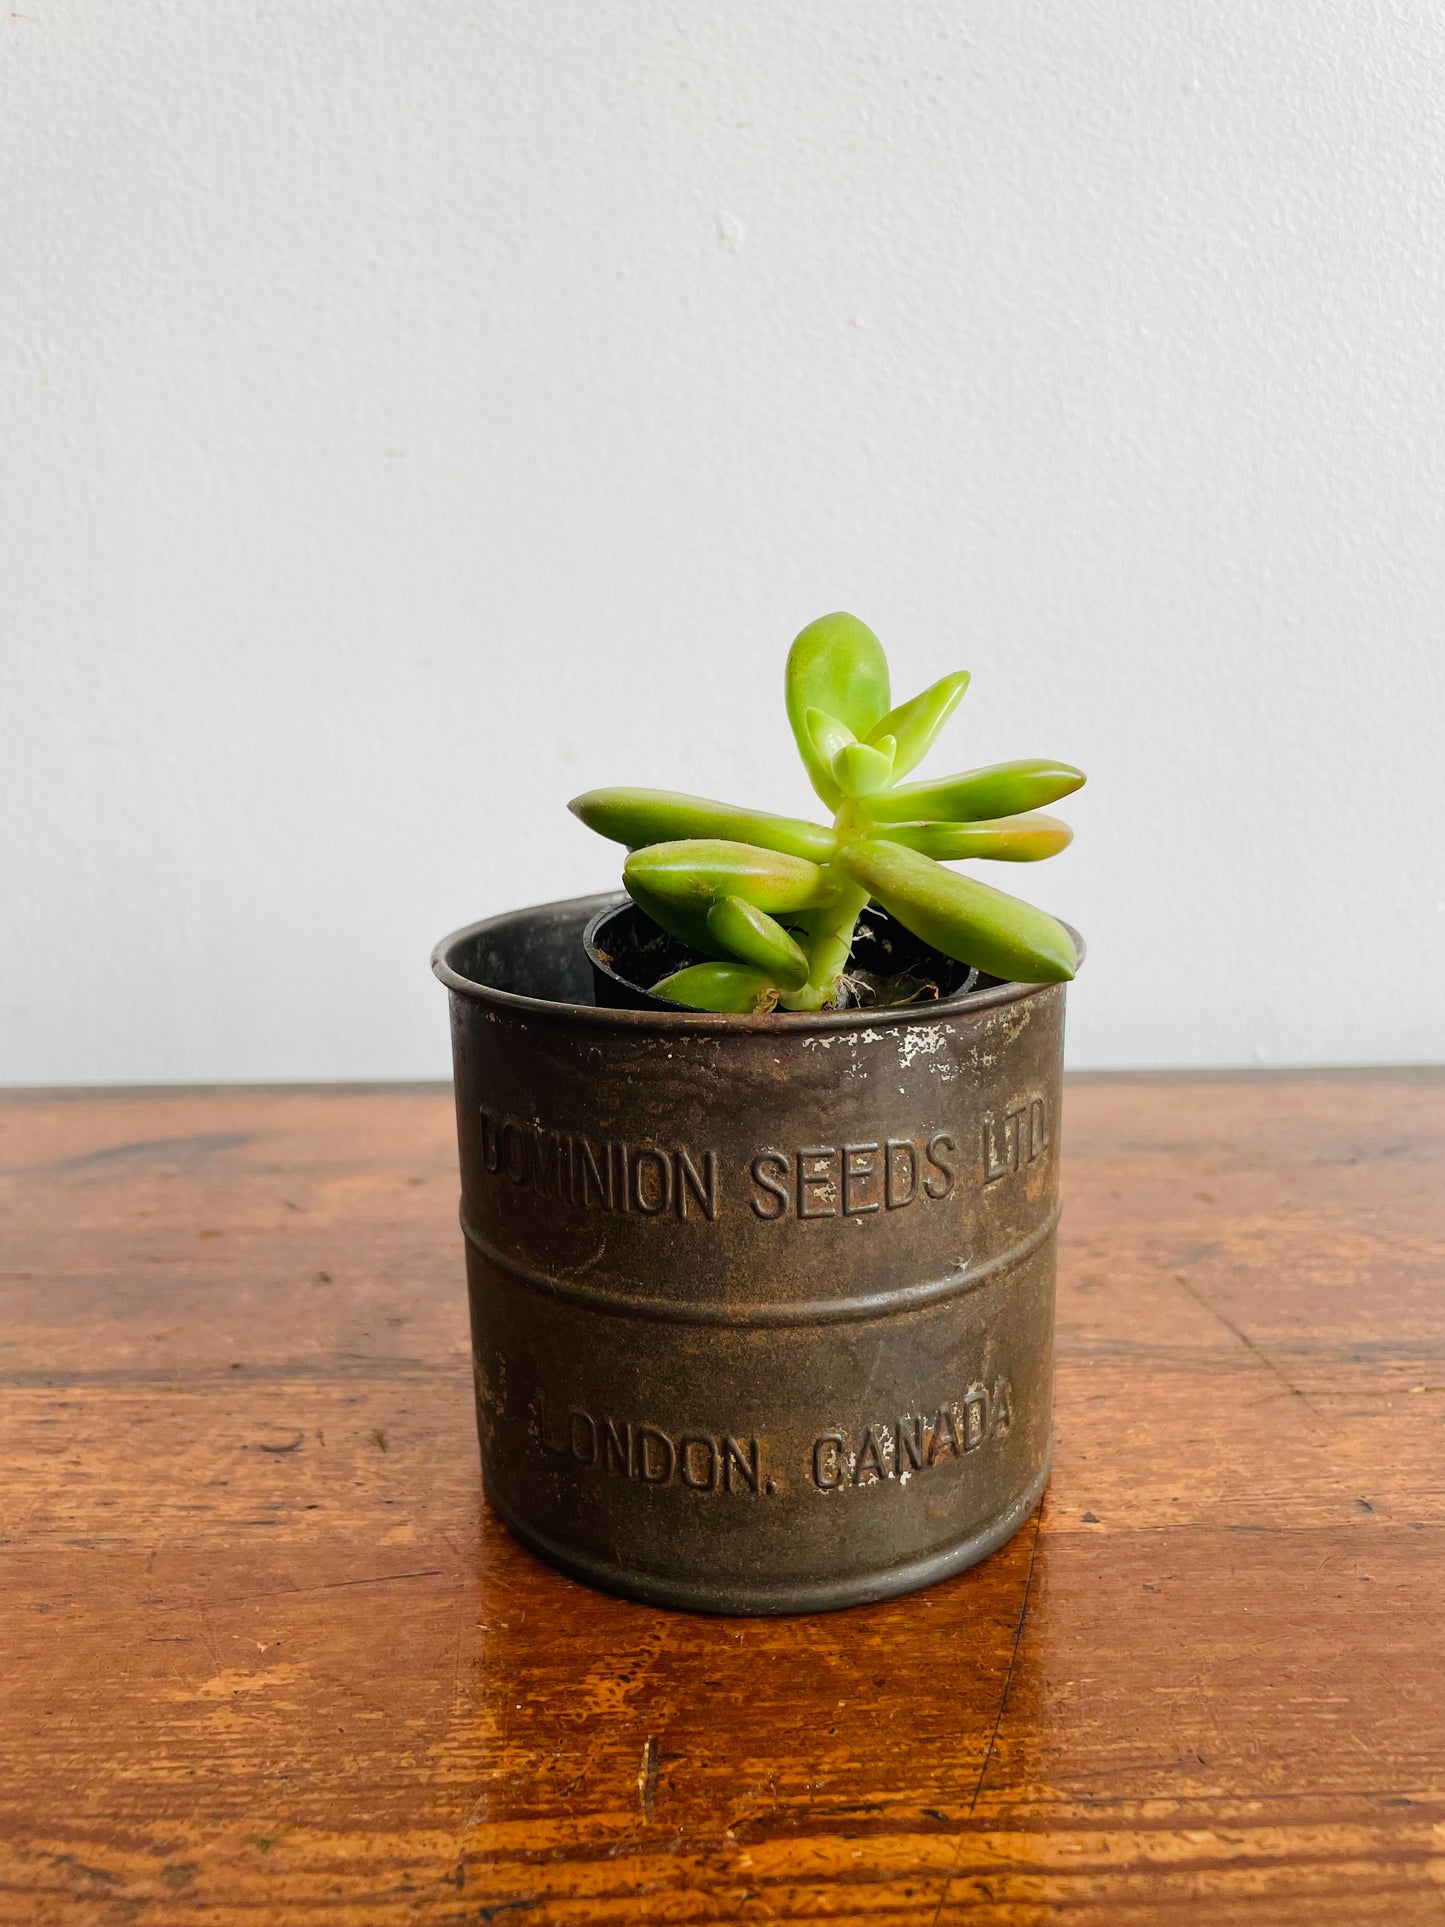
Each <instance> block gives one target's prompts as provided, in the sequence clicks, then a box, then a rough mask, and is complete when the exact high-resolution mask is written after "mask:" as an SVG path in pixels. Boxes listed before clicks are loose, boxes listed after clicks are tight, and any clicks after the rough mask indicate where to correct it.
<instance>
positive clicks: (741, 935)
mask: <svg viewBox="0 0 1445 1927" xmlns="http://www.w3.org/2000/svg"><path fill="white" fill-rule="evenodd" d="M707 928H708V935H709V936H710V937H711V938H712V940H713V942H714V943H716V944H718V945H720V946H721V948H722V949H723V950H724V951H725V952H727V953H729V954H730V955H731V956H734V957H736V958H738V959H739V960H740V961H741V962H742V963H746V964H753V965H754V966H755V967H756V968H757V969H759V970H766V971H767V972H768V973H769V975H770V976H771V978H772V981H773V982H774V983H775V984H778V985H780V986H781V988H782V989H784V990H800V989H801V988H802V986H803V985H804V984H805V983H807V981H808V953H807V951H806V950H804V949H803V947H802V945H801V944H800V943H798V942H796V941H795V940H794V938H792V937H791V936H789V934H788V932H787V931H786V930H785V929H784V928H783V926H782V925H781V924H780V923H778V922H776V921H775V920H774V919H773V918H772V917H770V916H769V915H768V913H767V911H766V910H759V909H758V907H757V905H756V904H752V903H747V902H745V901H744V900H743V898H742V897H723V898H722V900H721V901H720V902H718V903H715V904H714V905H713V907H712V908H711V910H709V911H708V913H707Z"/></svg>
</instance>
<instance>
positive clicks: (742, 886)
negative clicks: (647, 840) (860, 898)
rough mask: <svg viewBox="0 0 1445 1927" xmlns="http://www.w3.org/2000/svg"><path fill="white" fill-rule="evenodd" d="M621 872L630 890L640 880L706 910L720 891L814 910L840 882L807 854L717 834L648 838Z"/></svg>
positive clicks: (761, 903) (768, 904) (763, 905)
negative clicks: (765, 847)
mask: <svg viewBox="0 0 1445 1927" xmlns="http://www.w3.org/2000/svg"><path fill="white" fill-rule="evenodd" d="M622 874H623V877H624V879H625V881H626V883H627V887H628V889H629V890H632V888H633V885H634V884H639V885H641V887H642V888H643V889H644V890H649V891H651V892H652V894H653V895H654V896H659V897H665V898H666V899H667V901H668V902H670V903H681V904H687V905H690V906H693V907H700V908H702V909H703V910H704V911H705V910H706V909H707V908H708V907H710V906H711V905H712V904H714V903H716V902H718V901H719V899H721V898H722V897H741V898H742V899H743V901H744V902H745V903H751V904H753V905H755V906H756V907H757V908H758V909H759V910H767V911H770V912H772V913H773V914H776V913H777V912H778V911H781V910H812V909H816V908H820V907H822V906H824V905H826V904H829V903H832V902H833V901H835V899H836V898H837V897H838V895H839V894H840V891H841V887H842V886H841V885H840V884H839V882H838V881H837V880H836V879H835V878H834V877H833V876H831V875H830V874H829V872H828V871H827V870H825V869H823V868H822V867H821V866H820V865H818V864H816V863H810V862H809V861H808V859H807V858H806V857H801V856H788V855H786V854H785V853H784V852H783V851H781V850H760V849H758V848H757V847H756V846H755V845H754V844H751V843H730V842H725V841H722V840H720V839H718V838H715V837H694V838H690V839H688V840H687V841H684V842H679V843H653V844H649V846H648V847H647V848H646V849H645V850H635V851H634V852H633V853H632V855H631V856H630V857H628V859H627V862H626V864H625V866H624V868H623V872H622Z"/></svg>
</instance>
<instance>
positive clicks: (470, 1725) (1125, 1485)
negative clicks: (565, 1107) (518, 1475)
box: [0, 1072, 1445, 1927]
mask: <svg viewBox="0 0 1445 1927" xmlns="http://www.w3.org/2000/svg"><path fill="white" fill-rule="evenodd" d="M1065 1139H1066V1154H1065V1216H1064V1233H1063V1249H1062V1258H1061V1275H1060V1284H1059V1314H1060V1316H1059V1342H1060V1362H1059V1380H1058V1415H1057V1426H1056V1434H1057V1448H1056V1454H1055V1469H1054V1474H1053V1480H1052V1483H1051V1485H1050V1487H1049V1490H1048V1493H1047V1496H1046V1497H1045V1500H1044V1502H1043V1506H1042V1508H1041V1511H1040V1513H1039V1514H1038V1515H1036V1516H1035V1518H1034V1519H1033V1520H1031V1521H1030V1523H1029V1524H1028V1526H1026V1527H1025V1529H1024V1530H1023V1532H1022V1533H1020V1535H1019V1536H1018V1538H1017V1539H1015V1540H1014V1542H1013V1543H1012V1544H1011V1545H1010V1546H1008V1547H1007V1548H1006V1549H1005V1550H1004V1551H1002V1552H1001V1553H998V1554H996V1555H995V1556H994V1557H993V1558H992V1559H990V1560H988V1561H987V1562H986V1563H985V1564H984V1565H982V1566H980V1567H978V1568H976V1569H975V1570H974V1571H972V1572H969V1573H966V1574H964V1575H962V1576H961V1577H960V1578H958V1579H955V1580H952V1581H950V1582H948V1583H946V1584H944V1585H941V1586H938V1587H936V1588H934V1589H933V1590H932V1591H929V1592H926V1593H922V1594H919V1595H916V1596H915V1597H913V1598H910V1599H906V1600H901V1601H897V1602H894V1603H892V1604H889V1605H884V1606H877V1607H867V1608H859V1609H856V1610H853V1611H850V1612H845V1613H838V1614H833V1615H830V1616H825V1617H817V1618H809V1619H794V1620H782V1621H773V1622H760V1621H742V1620H717V1619H707V1618H700V1617H694V1616H689V1615H685V1614H677V1613H664V1612H658V1611H655V1610H652V1609H650V1608H647V1607H643V1606H636V1605H631V1604H628V1603H625V1602H623V1601H621V1600H616V1599H611V1598H607V1597H605V1596H603V1595H601V1594H598V1593H593V1592H590V1591H588V1590H587V1589H585V1588H583V1587H581V1586H577V1585H574V1584H572V1583H571V1582H569V1581H567V1580H565V1579H562V1578H560V1577H559V1576H557V1575H556V1574H554V1573H552V1572H551V1571H549V1570H548V1569H547V1568H545V1567H543V1566H541V1565H539V1564H538V1563H537V1562H536V1561H535V1560H534V1559H533V1558H532V1557H531V1556H530V1555H529V1554H528V1553H526V1552H524V1551H523V1550H522V1549H521V1548H520V1547H519V1546H518V1545H516V1544H515V1542H514V1541H513V1540H512V1539H511V1538H510V1537H509V1536H508V1534H507V1532H506V1531H505V1530H504V1529H503V1528H502V1527H501V1526H500V1525H499V1524H498V1522H497V1521H496V1520H495V1519H494V1518H492V1517H491V1516H490V1515H489V1514H488V1512H487V1509H486V1506H485V1504H484V1502H483V1500H482V1498H481V1491H480V1478H479V1474H478V1466H477V1455H476V1441H475V1434H474V1430H473V1420H472V1411H471V1405H470V1391H471V1387H470V1374H469V1370H468V1360H467V1340H466V1321H465V1294H464V1288H463V1273H462V1252H461V1242H460V1237H459V1234H458V1230H457V1225H456V1218H455V1199H456V1173H455V1154H454V1140H453V1123H452V1117H451V1111H450V1098H449V1095H448V1094H447V1093H445V1092H441V1091H437V1090H393V1091H386V1092H376V1091H363V1090H339V1091H291V1092H265V1091H210V1092H191V1093H106V1094H99V1095H96V1094H91V1095H84V1096H79V1095H61V1096H55V1095H47V1094H16V1095H14V1096H12V1097H10V1098H9V1099H7V1100H4V1101H0V1273H3V1276H0V1294H3V1310H4V1319H3V1327H0V1479H3V1485H0V1639H3V1673H0V1921H3V1922H4V1923H6V1924H7V1927H9V1924H10V1923H16V1924H17V1927H49V1924H50V1923H64V1927H111V1924H112V1923H114V1924H115V1927H121V1924H122V1923H124V1927H189V1923H230V1922H236V1923H242V1922H244V1923H248V1924H249V1927H266V1924H267V1923H275V1924H276V1927H293V1924H295V1923H302V1924H304V1923H311V1922H316V1923H320V1922H342V1923H347V1922H357V1923H363V1924H364V1927H413V1924H414V1923H415V1924H418V1927H419V1924H421V1923H426V1924H427V1927H442V1923H448V1927H450V1924H451V1923H457V1924H458V1927H459V1924H460V1923H462V1922H492V1921H496V1922H503V1923H506V1924H507V1927H512V1923H515V1924H516V1927H553V1923H556V1924H557V1927H561V1924H562V1923H569V1924H570V1923H578V1924H579V1927H580V1924H582V1923H592V1922H606V1923H612V1922H618V1923H648V1924H650V1923H667V1922H689V1923H710V1922H720V1923H721V1922H771V1921H780V1922H782V1921H785V1922H798V1923H802V1922H817V1923H822V1922H827V1923H830V1927H863V1923H867V1927H946V1924H950V1927H951V1924H953V1923H987V1924H990V1927H993V1924H996V1927H1003V1924H1004V1923H1008V1927H1025V1924H1026V1923H1028V1924H1032V1923H1037V1922H1052V1921H1056V1920H1057V1921H1067V1922H1070V1923H1079V1927H1096V1924H1097V1927H1106V1924H1107V1927H1136V1924H1138V1927H1142V1923H1146V1922H1147V1923H1156V1922H1160V1923H1162V1922H1169V1923H1173V1922H1180V1921H1182V1922H1189V1923H1199V1924H1200V1927H1203V1923H1219V1927H1235V1923H1246V1924H1248V1923H1259V1927H1264V1924H1265V1923H1268V1927H1291V1924H1292V1923H1300V1924H1301V1927H1320V1924H1321V1923H1336V1922H1338V1923H1341V1924H1342V1927H1344V1924H1346V1923H1348V1924H1349V1927H1364V1924H1365V1923H1371V1922H1376V1921H1379V1922H1385V1921H1388V1922H1391V1923H1414V1922H1422V1923H1423V1922H1432V1923H1439V1922H1445V1423H1442V1421H1445V1336H1442V1327H1445V1315H1442V1314H1445V1074H1441V1073H1432V1072H1416V1073H1409V1072H1396V1073H1387V1072H1381V1073H1376V1074H1361V1075H1339V1076H1334V1077H1303V1076H1302V1077H1295V1078H1286V1077H1280V1078H1264V1077H1261V1078H1244V1077H1238V1078H1230V1077H1219V1078H1195V1079H1182V1078H1181V1079H1127V1078H1121V1079H1110V1080H1095V1081H1090V1080H1084V1081H1076V1082H1074V1083H1073V1084H1072V1085H1071V1087H1070V1090H1069V1095H1068V1104H1067V1115H1066V1120H1065Z"/></svg>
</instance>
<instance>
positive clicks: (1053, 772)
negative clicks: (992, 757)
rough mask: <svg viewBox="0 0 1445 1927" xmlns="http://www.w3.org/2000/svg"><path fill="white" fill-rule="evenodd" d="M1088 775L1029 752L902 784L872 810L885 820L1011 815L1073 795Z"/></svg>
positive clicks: (953, 820)
mask: <svg viewBox="0 0 1445 1927" xmlns="http://www.w3.org/2000/svg"><path fill="white" fill-rule="evenodd" d="M1084 780H1085V778H1084V772H1083V771H1082V770H1081V769H1075V768H1074V767H1073V765H1072V764H1071V763H1055V762H1051V761H1049V760H1048V758H1046V757H1031V758H1025V759H1024V760H1023V761H1021V762H1017V763H992V764H990V765H989V766H988V768H986V769H969V770H964V771H963V772H962V773H961V774H960V775H957V776H943V777H939V778H938V779H937V780H935V781H933V782H926V783H900V784H899V785H898V786H897V788H896V789H891V790H888V791H887V792H886V793H885V794H884V795H882V796H879V797H877V798H875V799H874V800H873V802H872V804H871V809H872V813H873V815H874V816H875V817H877V818H878V820H879V821H880V822H884V823H921V822H937V821H942V822H945V823H975V822H979V821H981V820H982V819H983V818H985V817H996V816H1013V815H1014V814H1015V813H1017V812H1019V811H1022V810H1034V809H1041V808H1042V807H1043V806H1044V805H1045V804H1046V803H1057V802H1058V800H1059V798H1060V797H1061V796H1070V795H1072V794H1073V792H1074V791H1075V790H1076V789H1078V788H1079V786H1080V785H1081V784H1082V783H1083V782H1084Z"/></svg>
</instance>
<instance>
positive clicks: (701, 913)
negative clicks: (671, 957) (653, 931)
mask: <svg viewBox="0 0 1445 1927" xmlns="http://www.w3.org/2000/svg"><path fill="white" fill-rule="evenodd" d="M622 881H623V883H624V885H625V886H626V889H627V894H628V896H630V897H631V898H632V901H633V902H634V903H635V904H636V905H637V907H638V909H639V910H641V911H642V913H643V915H644V916H648V917H651V918H652V921H653V922H654V923H655V924H656V925H657V927H658V928H659V929H660V930H665V931H666V932H667V934H668V935H669V936H670V937H677V938H678V939H679V940H680V941H681V942H682V943H685V944H688V945H689V946H690V947H691V948H692V949H694V950H699V951H701V952H702V954H703V956H704V957H717V958H720V959H721V958H726V956H727V954H728V953H727V946H726V945H725V944H720V943H717V942H716V941H714V939H713V937H712V935H711V934H710V932H709V930H708V927H707V905H706V904H705V903H701V902H698V903H677V902H671V901H669V899H668V898H667V897H660V896H658V895H656V894H655V892H653V891H651V890H649V889H647V888H646V887H645V886H644V885H643V884H641V883H639V882H638V881H637V879H636V878H635V877H630V876H628V875H627V873H626V871H625V870H624V871H623V874H622Z"/></svg>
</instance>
